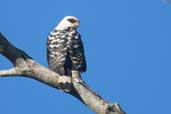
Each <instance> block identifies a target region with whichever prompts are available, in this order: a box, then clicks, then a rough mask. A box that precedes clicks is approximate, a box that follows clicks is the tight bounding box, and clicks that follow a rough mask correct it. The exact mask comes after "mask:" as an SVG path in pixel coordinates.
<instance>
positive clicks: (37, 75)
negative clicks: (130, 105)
mask: <svg viewBox="0 0 171 114" xmlns="http://www.w3.org/2000/svg"><path fill="white" fill-rule="evenodd" d="M0 53H1V54H2V55H3V56H4V57H6V58H7V59H9V60H10V61H11V63H13V65H14V68H12V69H9V70H1V71H0V77H7V76H23V77H28V78H32V79H35V80H38V81H41V82H42V83H45V84H47V85H49V86H51V87H54V88H56V89H60V90H62V91H64V92H66V93H68V94H70V95H72V96H74V97H76V98H78V99H79V100H80V101H81V102H82V103H84V104H85V105H87V106H88V107H89V108H90V109H92V110H93V111H94V112H95V113H97V114H125V112H124V111H122V109H121V107H120V105H119V104H117V103H114V104H113V103H109V102H107V101H105V100H104V99H103V98H102V97H100V96H99V95H98V94H96V93H95V92H93V91H92V90H91V89H90V88H89V87H88V86H87V85H86V83H85V82H84V81H83V80H82V79H81V76H80V74H79V73H78V72H76V71H72V77H68V76H60V75H59V74H57V73H55V72H53V71H51V70H49V69H48V68H46V67H44V66H42V65H40V64H38V63H37V62H36V61H34V60H33V59H32V58H31V57H30V56H28V55H27V54H26V53H25V52H24V51H22V50H20V49H17V48H16V47H15V46H13V45H12V44H11V43H10V42H9V41H8V40H7V39H6V38H5V37H4V36H3V35H2V34H1V33H0Z"/></svg>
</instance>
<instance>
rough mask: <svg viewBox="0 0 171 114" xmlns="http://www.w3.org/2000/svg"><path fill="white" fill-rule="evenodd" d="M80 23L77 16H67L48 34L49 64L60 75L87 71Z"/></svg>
mask: <svg viewBox="0 0 171 114" xmlns="http://www.w3.org/2000/svg"><path fill="white" fill-rule="evenodd" d="M79 24H80V21H79V20H78V19H77V18H76V17H74V16H66V17H64V18H63V19H62V20H61V21H60V23H59V24H58V25H57V26H56V27H55V28H54V30H53V31H51V32H50V33H49V35H48V40H47V60H48V66H49V69H51V70H52V71H54V72H56V73H58V74H60V75H66V76H71V71H78V72H80V73H81V72H85V71H86V67H87V66H86V60H85V55H84V47H83V43H82V40H81V35H80V34H79V33H78V32H77V27H78V26H79Z"/></svg>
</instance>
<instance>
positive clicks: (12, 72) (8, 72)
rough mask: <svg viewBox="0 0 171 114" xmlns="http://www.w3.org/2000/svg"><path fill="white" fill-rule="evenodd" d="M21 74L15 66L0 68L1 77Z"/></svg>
mask: <svg viewBox="0 0 171 114" xmlns="http://www.w3.org/2000/svg"><path fill="white" fill-rule="evenodd" d="M15 75H19V74H18V73H17V71H16V69H15V68H12V69H9V70H0V77H7V76H15Z"/></svg>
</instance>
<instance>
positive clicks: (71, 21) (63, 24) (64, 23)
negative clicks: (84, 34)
mask: <svg viewBox="0 0 171 114" xmlns="http://www.w3.org/2000/svg"><path fill="white" fill-rule="evenodd" d="M79 24H80V21H79V20H78V19H77V18H76V17H74V16H66V17H64V18H63V19H62V20H61V21H60V23H59V24H58V26H57V27H56V28H55V29H57V30H66V29H68V28H69V27H71V28H77V27H78V26H79Z"/></svg>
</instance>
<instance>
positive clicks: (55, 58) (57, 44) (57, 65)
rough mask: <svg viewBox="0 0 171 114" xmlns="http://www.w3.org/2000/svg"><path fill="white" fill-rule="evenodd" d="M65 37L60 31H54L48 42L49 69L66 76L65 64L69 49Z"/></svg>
mask: <svg viewBox="0 0 171 114" xmlns="http://www.w3.org/2000/svg"><path fill="white" fill-rule="evenodd" d="M64 37H65V35H64V33H62V32H59V31H56V32H54V31H52V32H51V33H50V34H49V36H48V41H47V59H48V65H49V68H50V69H51V70H53V71H55V72H57V73H59V74H61V75H64V74H65V70H64V64H65V61H66V55H67V47H66V43H67V41H66V38H64Z"/></svg>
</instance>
